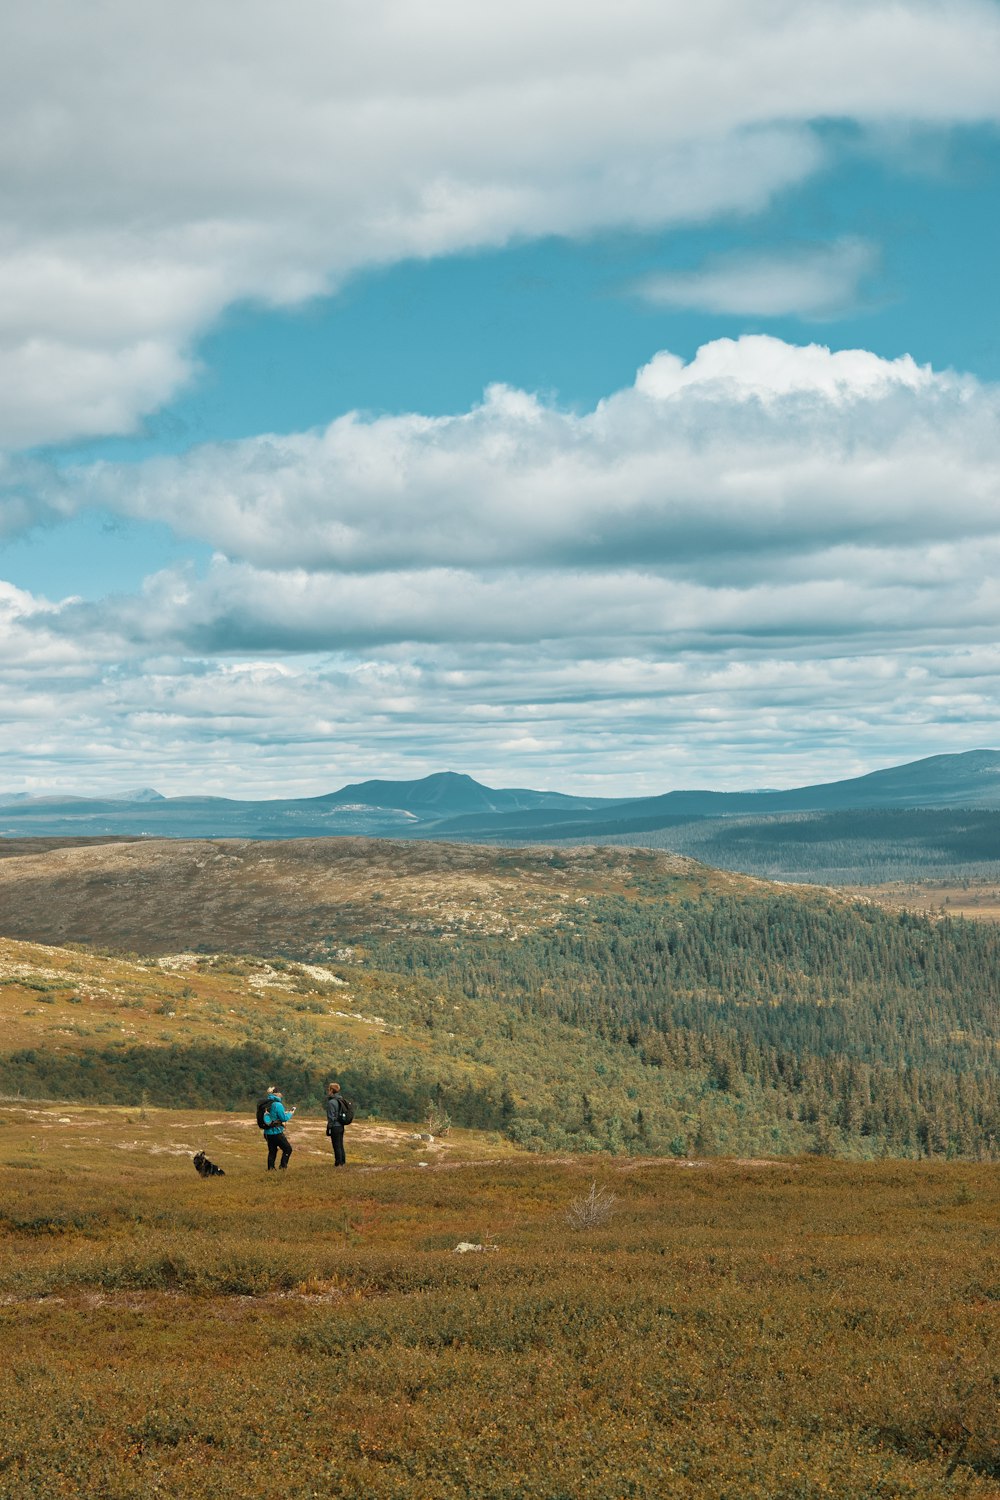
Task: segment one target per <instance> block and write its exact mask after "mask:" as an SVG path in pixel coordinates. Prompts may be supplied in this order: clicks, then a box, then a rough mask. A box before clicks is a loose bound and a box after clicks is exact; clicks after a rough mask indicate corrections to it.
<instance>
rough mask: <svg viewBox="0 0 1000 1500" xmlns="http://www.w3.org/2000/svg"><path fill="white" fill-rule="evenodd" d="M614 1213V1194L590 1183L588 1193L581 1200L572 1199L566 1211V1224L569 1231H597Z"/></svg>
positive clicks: (594, 1183)
mask: <svg viewBox="0 0 1000 1500" xmlns="http://www.w3.org/2000/svg"><path fill="white" fill-rule="evenodd" d="M614 1211H615V1194H614V1193H611V1192H609V1191H608V1189H607V1188H603V1187H602V1188H599V1187H598V1186H597V1183H596V1182H592V1183H591V1184H590V1192H589V1193H585V1194H584V1196H583V1197H582V1198H574V1199H573V1202H572V1203H571V1204H570V1206H569V1208H568V1209H567V1210H566V1223H567V1224H568V1225H569V1227H570V1228H571V1229H599V1228H600V1227H601V1225H602V1224H606V1223H607V1222H608V1220H609V1219H610V1217H611V1215H612V1214H613V1213H614Z"/></svg>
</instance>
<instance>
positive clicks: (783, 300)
mask: <svg viewBox="0 0 1000 1500" xmlns="http://www.w3.org/2000/svg"><path fill="white" fill-rule="evenodd" d="M876 263H877V256H876V254H875V250H874V248H873V247H872V246H871V245H868V244H866V243H865V242H864V241H863V240H858V239H851V238H846V239H842V240H837V241H836V242H835V243H833V244H831V245H809V246H799V247H796V248H794V249H791V250H781V251H774V252H771V253H768V254H763V255H761V254H756V255H755V254H749V253H746V252H736V253H734V254H731V255H721V256H715V257H713V258H712V259H710V260H709V261H708V262H706V264H705V265H704V266H702V267H701V268H700V269H699V270H696V271H661V272H655V273H653V274H652V275H650V276H647V277H645V278H644V279H643V280H642V281H641V282H640V283H639V284H638V286H637V287H636V291H637V292H638V294H639V295H640V296H641V297H643V298H644V299H645V300H646V301H648V302H652V303H654V304H655V305H656V306H659V307H684V308H698V309H700V310H701V311H704V312H711V313H733V314H735V315H736V316H739V317H765V318H775V317H786V316H793V317H799V318H804V319H807V320H809V319H811V320H822V319H825V318H832V317H836V316H838V315H840V314H843V313H845V312H848V311H850V310H852V309H853V307H854V306H855V305H856V303H857V301H858V298H859V295H860V284H861V282H862V280H863V279H864V278H865V277H866V276H869V275H871V273H872V272H873V271H874V269H875V266H876Z"/></svg>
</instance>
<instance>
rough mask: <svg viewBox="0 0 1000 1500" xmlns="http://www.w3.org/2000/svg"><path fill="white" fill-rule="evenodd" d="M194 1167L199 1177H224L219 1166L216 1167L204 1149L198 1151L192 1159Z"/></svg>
mask: <svg viewBox="0 0 1000 1500" xmlns="http://www.w3.org/2000/svg"><path fill="white" fill-rule="evenodd" d="M194 1169H195V1171H196V1172H197V1173H198V1176H199V1177H225V1175H226V1174H225V1172H224V1171H223V1170H222V1168H221V1167H217V1166H216V1165H215V1162H214V1161H209V1159H208V1157H207V1156H206V1155H205V1153H204V1151H199V1152H198V1155H197V1156H196V1157H195V1159H194Z"/></svg>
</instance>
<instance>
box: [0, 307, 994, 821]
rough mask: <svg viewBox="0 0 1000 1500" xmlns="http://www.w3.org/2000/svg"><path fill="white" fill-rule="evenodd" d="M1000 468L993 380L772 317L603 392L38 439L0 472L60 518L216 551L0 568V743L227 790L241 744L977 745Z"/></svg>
mask: <svg viewBox="0 0 1000 1500" xmlns="http://www.w3.org/2000/svg"><path fill="white" fill-rule="evenodd" d="M998 474H1000V392H998V391H997V390H996V389H995V388H993V387H989V386H984V385H982V384H980V383H977V382H976V381H974V380H973V379H971V378H969V377H966V376H960V375H956V374H954V373H951V372H936V371H934V370H932V369H930V368H929V367H926V366H918V365H917V364H915V363H914V361H913V360H911V359H909V358H901V359H897V360H885V359H880V358H879V357H877V356H876V355H874V354H872V353H870V352H868V351H865V350H845V351H839V352H831V351H830V350H828V349H826V348H824V347H822V346H820V345H808V346H804V347H798V346H793V345H789V344H786V343H783V342H781V341H779V340H776V339H771V338H763V337H748V338H744V339H740V340H735V341H734V340H719V341H716V342H715V343H712V344H708V345H706V346H704V347H703V348H702V349H701V350H699V352H698V354H697V355H696V356H695V358H694V359H692V360H691V361H689V362H688V363H684V362H683V361H682V360H680V359H678V358H677V357H676V356H674V355H673V354H671V353H669V352H663V353H661V354H658V355H656V356H655V358H653V359H652V360H651V361H650V362H649V363H648V364H646V365H645V366H644V367H643V368H642V369H641V370H640V371H639V373H638V375H637V377H636V380H635V382H634V384H633V385H632V386H630V387H628V388H627V389H625V390H622V391H618V392H616V393H614V394H612V395H609V396H608V397H607V399H606V400H604V401H602V402H601V403H600V404H599V405H598V406H597V407H596V409H595V410H593V411H590V412H585V413H578V412H570V411H565V410H562V409H561V408H559V407H558V406H556V405H553V404H550V403H546V402H543V401H541V400H540V399H539V398H537V397H536V396H533V395H530V394H528V393H525V392H518V391H511V390H508V389H505V388H500V389H494V390H492V391H490V392H489V393H488V395H487V399H486V400H485V401H484V403H483V404H482V405H481V406H478V407H476V408H475V409H473V410H472V411H469V412H466V413H462V414H458V415H455V416H451V417H446V418H428V417H426V416H421V415H419V414H410V415H408V416H402V417H395V418H391V419H389V418H374V419H365V418H362V417H360V416H358V415H353V416H350V417H347V418H343V419H341V420H339V421H338V422H335V423H333V424H331V426H330V427H329V428H327V429H325V430H323V431H317V432H309V433H303V434H297V435H292V436H286V437H279V436H272V437H268V438H260V439H254V440H253V441H243V442H235V443H228V444H217V445H212V446H208V447H204V448H201V449H195V450H194V451H192V452H191V453H190V454H188V455H186V456H185V457H183V458H179V459H170V460H157V461H154V462H148V463H145V464H141V465H135V466H110V465H107V464H103V465H97V466H94V467H92V468H90V469H80V470H77V471H75V472H74V473H72V474H70V475H69V476H68V477H67V476H66V475H65V474H63V475H62V476H59V477H57V476H56V475H55V474H54V472H53V471H52V470H50V469H49V470H46V469H44V468H42V467H41V466H39V465H37V464H36V465H34V466H33V467H32V468H31V469H30V470H29V471H27V472H26V475H25V476H24V483H23V485H22V486H21V490H20V491H18V487H17V485H16V484H15V483H14V479H13V477H11V481H10V484H9V485H8V489H9V491H10V493H11V494H14V493H21V495H22V504H24V505H28V504H29V501H31V500H32V498H34V500H36V501H37V502H38V503H39V504H40V505H41V506H42V508H43V511H44V513H45V514H46V515H47V516H55V515H58V514H61V513H64V512H67V511H69V510H71V509H72V508H73V507H74V506H80V505H84V504H92V505H96V506H100V507H102V508H104V509H108V508H110V509H112V510H117V511H119V512H120V513H122V514H124V515H128V516H133V517H135V516H138V517H140V518H141V517H154V516H155V517H156V518H158V519H165V520H167V521H169V523H170V524H171V525H172V526H173V528H174V529H175V530H176V531H177V532H178V533H179V534H181V535H185V536H188V537H191V538H197V539H199V540H202V541H208V542H209V543H210V544H211V545H212V546H214V547H215V548H216V549H217V550H216V556H215V559H214V561H213V562H212V564H211V566H210V567H209V568H208V569H207V570H206V571H204V572H199V571H198V570H196V569H194V568H189V569H184V568H180V569H170V570H165V571H162V572H160V573H157V574H154V575H153V576H152V577H150V578H149V579H147V580H146V583H145V585H144V587H143V588H142V589H141V590H140V591H139V592H137V593H136V594H134V595H129V596H121V597H111V598H106V599H103V600H98V601H96V602H89V603H87V602H84V601H82V600H73V599H67V600H63V601H55V602H47V601H44V600H41V599H35V598H32V597H31V596H30V595H28V594H26V593H24V592H23V591H18V590H14V589H11V588H9V587H8V588H6V589H5V590H4V591H2V592H0V660H2V661H3V662H5V663H6V664H7V665H6V666H5V667H4V668H3V669H2V670H0V692H2V693H3V695H4V701H5V703H7V704H8V705H10V704H16V705H17V708H16V711H12V712H10V714H9V718H8V720H7V722H6V725H5V726H3V727H2V728H0V751H2V750H7V751H8V753H9V754H11V755H12V756H20V757H24V759H25V760H26V761H27V760H30V761H31V762H32V763H33V765H34V766H35V767H36V769H35V771H34V772H33V774H34V775H36V776H37V777H39V778H40V779H43V780H46V779H47V780H48V781H49V782H52V781H55V780H59V779H62V780H63V781H65V780H66V779H67V774H68V772H67V770H66V767H68V766H70V765H73V764H75V762H76V761H77V760H81V761H85V762H86V763H87V764H90V765H94V764H96V763H98V762H99V763H100V764H101V766H102V768H103V769H102V772H101V774H102V775H103V776H104V777H105V778H107V779H108V780H110V781H112V782H117V783H118V784H122V782H125V783H126V784H130V785H131V784H134V783H135V782H136V781H137V780H146V779H149V772H148V767H149V764H150V763H153V762H155V764H157V765H158V766H159V767H161V774H160V779H161V780H165V783H166V786H167V788H168V789H170V788H171V787H179V786H187V787H190V788H192V789H193V788H194V787H203V788H205V787H207V788H212V787H214V788H215V789H218V790H228V791H233V790H235V789H236V788H235V787H234V771H233V767H234V765H236V766H238V767H239V773H238V784H239V785H242V786H243V787H244V788H245V789H246V790H248V791H250V790H253V789H254V788H258V789H265V790H266V789H268V788H274V787H275V786H288V787H292V788H297V789H298V790H301V791H303V792H306V791H322V790H324V789H329V787H330V786H332V785H334V784H337V783H338V782H341V781H347V780H350V779H352V778H354V777H356V776H358V775H361V774H367V773H369V772H373V771H379V772H382V773H384V774H407V775H409V774H416V773H418V772H419V771H420V770H430V769H435V768H440V767H441V766H442V765H445V764H450V765H453V766H458V767H459V768H463V769H471V770H473V771H474V772H476V773H478V774H480V775H482V776H484V777H485V778H486V779H491V778H492V779H493V780H495V781H506V782H507V783H508V784H510V783H511V782H514V783H520V784H530V783H531V782H535V783H537V782H538V781H539V780H540V779H541V780H549V781H551V780H553V779H555V780H557V781H560V782H561V783H562V784H564V785H567V786H570V787H581V788H583V787H592V788H593V789H595V790H597V789H603V790H604V791H607V792H624V791H628V790H632V791H637V792H641V791H642V790H650V791H654V790H663V789H665V788H666V787H669V786H671V785H691V784H706V783H708V784H714V785H718V786H740V785H747V784H755V783H757V784H760V783H772V782H773V781H774V766H775V764H776V763H777V762H778V761H781V763H782V764H783V766H784V775H785V779H786V780H788V781H808V780H819V779H824V778H827V777H830V776H833V775H838V774H839V775H848V774H851V773H853V772H855V771H859V770H863V769H870V768H871V767H872V766H873V765H875V764H878V763H879V761H880V759H881V760H883V761H885V762H890V761H892V760H894V759H898V758H899V752H898V746H899V745H900V744H901V743H903V744H908V745H912V746H913V747H914V748H913V753H914V754H918V753H921V752H924V753H932V752H934V751H937V750H942V749H951V748H968V747H969V745H970V744H971V743H983V744H989V743H991V742H995V741H996V740H997V739H998V733H997V728H998V725H997V718H998V703H1000V651H998V649H997V646H996V644H995V643H996V641H997V639H998V626H1000V587H998V585H997V583H996V579H997V578H998V577H1000V506H998V501H1000V481H998V478H997V476H998ZM25 497H27V498H25ZM12 504H13V502H12ZM11 515H12V516H14V518H15V520H16V516H15V512H14V511H13V510H11ZM952 736H954V738H952ZM882 745H884V746H885V747H886V748H885V750H884V752H880V747H881V746H882ZM789 747H794V749H790V748H789ZM373 757H374V758H375V759H376V761H377V763H375V764H373ZM61 768H62V769H61ZM76 779H77V780H79V775H78V774H77V778H76Z"/></svg>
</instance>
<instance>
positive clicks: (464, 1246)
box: [453, 1240, 486, 1255]
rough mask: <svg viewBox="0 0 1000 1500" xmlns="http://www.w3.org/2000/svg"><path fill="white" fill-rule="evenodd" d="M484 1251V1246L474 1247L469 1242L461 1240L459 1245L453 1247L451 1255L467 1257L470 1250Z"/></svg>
mask: <svg viewBox="0 0 1000 1500" xmlns="http://www.w3.org/2000/svg"><path fill="white" fill-rule="evenodd" d="M485 1249H486V1246H485V1245H474V1244H473V1243H472V1241H471V1240H462V1242H461V1244H459V1245H456V1246H455V1249H454V1252H453V1253H454V1254H455V1255H468V1254H469V1252H470V1250H485Z"/></svg>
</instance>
